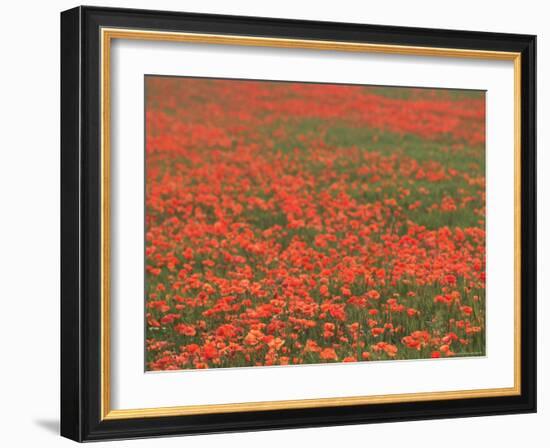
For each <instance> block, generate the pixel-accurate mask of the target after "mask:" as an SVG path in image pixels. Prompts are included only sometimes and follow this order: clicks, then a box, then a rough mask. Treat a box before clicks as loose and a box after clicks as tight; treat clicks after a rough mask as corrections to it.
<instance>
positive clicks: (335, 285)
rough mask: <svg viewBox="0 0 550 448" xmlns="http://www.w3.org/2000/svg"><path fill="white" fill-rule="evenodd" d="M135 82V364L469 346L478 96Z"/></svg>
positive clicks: (221, 362)
mask: <svg viewBox="0 0 550 448" xmlns="http://www.w3.org/2000/svg"><path fill="white" fill-rule="evenodd" d="M396 93H397V94H396ZM146 94H147V101H146V173H147V174H146V175H147V178H146V322H147V330H146V337H147V341H146V351H147V369H149V370H171V369H188V368H209V367H239V366H266V365H286V364H302V363H319V362H353V361H367V360H383V359H414V358H429V357H432V358H436V357H446V356H460V355H473V354H483V353H484V351H485V331H484V328H485V230H484V227H485V224H484V220H485V193H484V191H485V174H484V165H483V163H484V147H483V142H484V132H485V131H484V129H485V128H484V120H485V102H484V97H483V96H482V94H480V93H477V92H453V91H444V90H441V91H438V90H424V89H393V88H387V89H383V88H375V87H364V86H339V85H320V84H304V83H281V82H252V81H233V80H231V81H230V80H207V79H187V78H160V77H148V78H146Z"/></svg>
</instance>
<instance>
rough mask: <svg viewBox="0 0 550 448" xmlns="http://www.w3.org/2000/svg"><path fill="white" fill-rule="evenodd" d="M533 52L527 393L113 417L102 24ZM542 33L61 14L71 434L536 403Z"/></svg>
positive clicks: (526, 221)
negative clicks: (105, 335)
mask: <svg viewBox="0 0 550 448" xmlns="http://www.w3.org/2000/svg"><path fill="white" fill-rule="evenodd" d="M102 27H110V28H131V29H147V30H160V31H176V32H177V31H182V32H192V33H208V34H223V35H246V36H258V37H270V38H289V39H305V40H320V41H322V40H329V41H338V42H364V43H376V44H393V45H403V46H419V47H438V48H461V49H472V50H487V51H506V52H518V53H521V88H520V93H521V154H520V157H521V229H522V231H521V260H520V262H521V361H520V373H521V394H519V395H515V396H503V397H487V398H468V399H454V400H433V401H422V402H407V403H390V404H368V405H351V406H335V407H318V408H306V409H286V410H269V411H253V412H231V413H216V414H202V415H187V416H165V417H149V418H129V419H113V420H105V419H104V420H102V418H101V415H102V414H101V400H100V397H101V351H100V339H101V248H100V232H101V223H100V216H101V185H100V169H101V160H100V158H101V153H100V149H99V148H100V131H101V129H100V127H101V123H100V119H99V117H100V98H101V83H100V76H101V73H100V29H101V28H102ZM535 58H536V37H535V36H531V35H519V34H502V33H487V32H471V31H455V30H439V29H422V28H405V27H393V26H380V25H362V24H349V23H332V22H313V21H301V20H300V21H299V20H281V19H271V18H256V17H237V16H222V15H206V14H191V13H181V12H166V11H144V10H132V9H111V8H99V7H77V8H74V9H71V10H68V11H65V12H63V13H61V322H62V325H61V435H63V436H65V437H68V438H70V439H73V440H76V441H93V440H104V439H121V438H141V437H153V436H163V435H185V434H200V433H216V432H232V431H251V430H268V429H282V428H299V427H314V426H330V425H342V424H364V423H375V422H391V421H402V420H419V419H436V418H454V417H469V416H481V415H499V414H511V413H529V412H536V382H537V379H536V342H537V341H536V148H535V140H536V115H535V114H536V62H535Z"/></svg>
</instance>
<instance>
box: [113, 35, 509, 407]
mask: <svg viewBox="0 0 550 448" xmlns="http://www.w3.org/2000/svg"><path fill="white" fill-rule="evenodd" d="M144 55H146V57H144ZM111 67H112V77H111V82H112V83H111V92H112V103H111V104H112V112H111V120H112V123H111V124H112V146H111V161H112V164H111V171H112V172H111V178H112V197H113V202H112V207H111V209H112V222H111V225H112V227H111V228H112V230H113V235H114V236H115V237H114V238H113V248H112V252H111V255H112V259H111V269H112V284H111V292H112V293H111V306H112V315H111V329H112V330H111V331H112V335H113V337H112V343H111V344H112V345H111V348H112V351H111V354H112V359H111V360H112V383H111V385H112V387H111V391H112V397H111V398H112V401H111V406H112V407H113V409H131V408H150V407H163V406H181V405H198V404H219V403H238V402H241V403H242V402H258V401H277V400H299V399H308V398H309V399H311V398H320V397H321V398H327V397H349V396H366V395H386V394H399V393H412V392H441V391H451V390H470V389H491V388H502V387H513V384H514V382H513V374H514V349H513V348H514V345H513V336H514V319H513V310H514V294H513V291H514V271H513V269H514V262H513V259H514V132H513V128H514V126H513V119H514V102H513V100H514V93H513V92H514V89H513V86H514V71H513V69H514V64H513V62H512V61H487V60H477V59H476V60H471V59H469V60H466V59H456V58H434V57H413V56H402V55H380V54H368V53H364V54H358V53H342V52H327V51H311V50H302V51H300V50H296V49H282V48H262V49H259V48H250V47H242V46H241V47H239V46H227V45H224V46H219V45H217V46H214V45H197V44H184V43H181V42H180V43H174V42H143V41H128V40H119V41H117V40H115V41H114V43H113V45H112V48H111ZM155 73H157V74H163V75H186V76H209V77H222V76H223V77H231V78H251V79H272V80H293V81H304V80H307V81H325V82H339V83H346V82H347V83H363V84H385V85H414V86H422V87H455V88H469V89H479V90H487V94H486V109H487V133H486V134H487V140H486V148H487V153H486V157H487V166H488V172H487V272H489V275H488V276H487V356H483V357H470V358H460V359H459V358H455V359H453V360H452V361H444V362H442V361H441V360H432V359H428V360H423V361H421V362H418V361H411V362H374V363H373V362H366V363H338V364H332V365H329V366H327V365H309V366H285V367H263V368H259V367H258V368H249V369H242V368H240V369H211V370H207V371H193V370H191V371H190V370H186V371H179V372H174V371H169V372H155V373H144V372H143V366H144V363H145V362H144V351H143V341H144V338H145V335H144V315H143V300H142V297H143V283H144V279H143V273H144V265H143V262H144V259H143V235H144V228H143V219H142V217H143V214H144V204H143V191H144V176H143V172H144V166H143V163H144V152H143V148H144V141H143V136H144V132H143V110H144V104H143V98H144V93H143V88H144V74H155ZM503 241H506V242H507V243H506V244H503V243H502V242H503ZM333 378H338V379H339V380H338V381H333ZM228 384H231V385H232V387H227V385H228ZM266 384H269V387H265V385H266Z"/></svg>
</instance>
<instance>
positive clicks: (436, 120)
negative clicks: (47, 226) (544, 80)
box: [60, 6, 537, 441]
mask: <svg viewBox="0 0 550 448" xmlns="http://www.w3.org/2000/svg"><path fill="white" fill-rule="evenodd" d="M60 42H61V235H62V244H61V324H62V325H61V338H60V339H61V350H60V353H61V405H60V408H61V434H62V435H63V436H65V437H68V438H70V439H72V440H77V441H92V440H107V439H123V438H144V437H158V436H174V435H191V434H204V433H218V432H224V433H225V432H233V431H255V430H272V429H290V428H301V427H318V426H332V425H341V424H357V423H361V424H364V423H381V422H396V421H408V420H417V419H419V418H420V419H434V418H449V417H474V416H482V415H501V414H510V413H532V412H536V409H537V407H536V396H537V393H536V386H537V376H536V372H537V369H536V365H537V364H536V362H537V361H536V359H537V358H536V353H537V345H536V334H537V328H536V323H537V318H536V285H537V278H536V272H537V265H536V259H537V257H536V160H535V159H536V157H535V155H536V147H535V146H536V145H535V142H536V101H535V99H536V36H533V35H523V34H506V33H502V32H499V33H490V32H483V33H481V32H478V31H457V30H445V29H427V28H409V27H396V26H390V25H368V24H357V23H355V24H352V23H336V22H312V21H307V20H285V19H277V18H259V17H248V16H247V17H238V16H219V15H207V14H195V13H193V14H190V13H185V12H172V11H144V10H124V9H119V8H116V9H112V8H100V7H86V6H81V7H76V8H73V9H70V10H67V11H64V12H63V13H62V14H61V40H60ZM83 373H85V374H84V375H83ZM228 384H230V385H231V387H227V385H228Z"/></svg>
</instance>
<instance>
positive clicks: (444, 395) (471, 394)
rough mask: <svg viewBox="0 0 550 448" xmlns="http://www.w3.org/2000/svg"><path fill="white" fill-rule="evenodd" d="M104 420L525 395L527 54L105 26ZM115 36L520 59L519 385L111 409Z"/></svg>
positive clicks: (516, 363)
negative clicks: (523, 251)
mask: <svg viewBox="0 0 550 448" xmlns="http://www.w3.org/2000/svg"><path fill="white" fill-rule="evenodd" d="M100 39H101V54H100V60H101V263H102V265H101V341H100V344H101V397H100V399H101V406H100V411H101V419H102V420H115V419H129V418H144V417H167V416H183V415H199V414H213V413H225V412H246V411H265V410H284V409H306V408H315V407H332V406H350V405H365V404H382V403H406V402H414V401H431V400H451V399H466V398H485V397H503V396H512V395H520V394H521V376H520V375H521V319H520V315H521V265H520V260H521V54H520V53H514V52H500V51H485V50H468V49H458V48H438V47H418V46H404V45H387V44H370V43H354V42H335V41H322V40H305V39H279V38H266V37H251V36H232V35H218V34H199V33H178V32H162V31H145V30H138V29H119V28H102V29H101V36H100ZM113 39H131V40H146V41H165V42H185V43H200V44H213V45H240V46H254V47H274V48H296V49H310V50H325V51H327V50H328V51H346V52H365V53H382V54H398V55H410V56H433V57H455V58H469V59H488V60H501V61H513V63H514V386H513V387H507V388H494V389H474V390H459V391H442V392H419V393H404V394H391V395H369V396H353V397H337V398H315V399H303V400H281V401H263V402H246V403H230V404H215V405H188V406H171V407H155V408H139V409H137V408H136V409H111V407H110V403H111V386H110V379H111V368H110V359H111V349H110V334H111V333H110V153H111V142H110V126H111V116H110V109H111V103H110V98H111V92H110V62H111V57H110V50H111V41H112V40H113Z"/></svg>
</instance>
